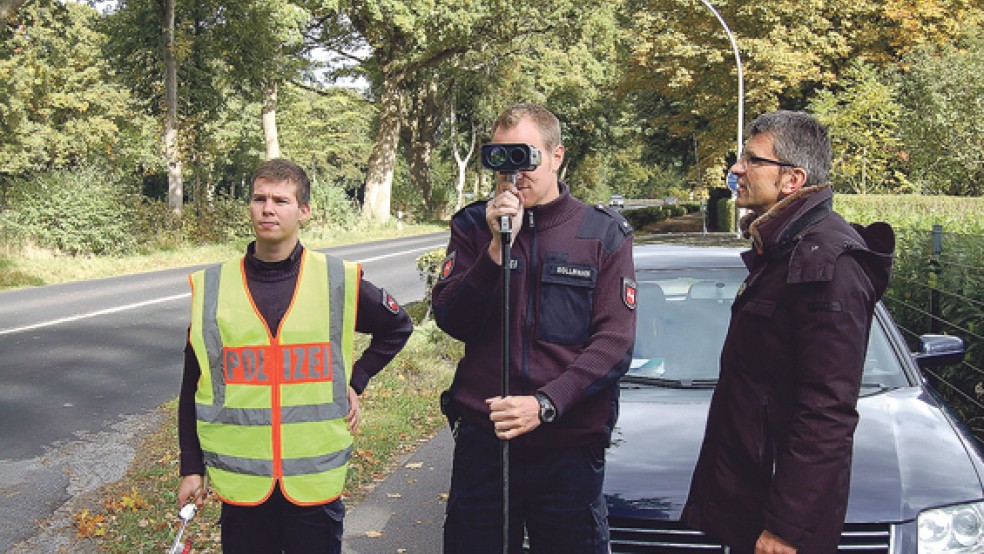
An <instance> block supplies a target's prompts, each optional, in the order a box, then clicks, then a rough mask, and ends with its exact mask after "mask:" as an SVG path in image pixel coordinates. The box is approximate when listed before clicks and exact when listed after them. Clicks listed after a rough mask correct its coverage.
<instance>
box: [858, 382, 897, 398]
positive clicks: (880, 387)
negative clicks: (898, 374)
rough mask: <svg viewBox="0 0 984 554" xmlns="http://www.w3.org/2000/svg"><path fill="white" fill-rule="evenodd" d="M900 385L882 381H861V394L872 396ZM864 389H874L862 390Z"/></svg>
mask: <svg viewBox="0 0 984 554" xmlns="http://www.w3.org/2000/svg"><path fill="white" fill-rule="evenodd" d="M898 388H901V387H898V386H895V385H886V384H884V383H861V389H862V391H861V396H872V395H875V394H879V393H882V392H888V391H892V390H895V389H898ZM864 389H874V390H867V391H866V390H864Z"/></svg>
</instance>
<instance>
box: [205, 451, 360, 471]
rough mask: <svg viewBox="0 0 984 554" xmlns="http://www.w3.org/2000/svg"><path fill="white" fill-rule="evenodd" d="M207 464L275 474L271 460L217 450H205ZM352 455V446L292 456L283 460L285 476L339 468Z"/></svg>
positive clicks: (233, 469)
mask: <svg viewBox="0 0 984 554" xmlns="http://www.w3.org/2000/svg"><path fill="white" fill-rule="evenodd" d="M204 454H205V464H206V465H207V466H209V467H214V468H216V469H221V470H224V471H229V472H232V473H238V474H240V475H255V476H259V477H272V476H273V462H272V461H270V460H258V459H255V458H240V457H237V456H225V455H222V454H216V453H215V452H205V453H204ZM351 457H352V448H351V447H349V448H346V449H345V450H341V451H339V452H332V453H331V454H326V455H324V456H313V457H311V458H291V459H287V460H283V463H282V465H283V470H284V476H285V477H291V476H296V475H310V474H312V473H324V472H326V471H331V470H333V469H338V468H340V467H342V466H344V465H345V464H347V463H348V461H349V459H350V458H351Z"/></svg>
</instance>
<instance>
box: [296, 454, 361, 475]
mask: <svg viewBox="0 0 984 554" xmlns="http://www.w3.org/2000/svg"><path fill="white" fill-rule="evenodd" d="M351 457H352V448H351V447H349V448H346V449H345V450H341V451H339V452H332V453H331V454H326V455H324V456H314V457H311V458H289V459H285V460H283V462H282V466H283V470H284V477H290V476H293V475H310V474H312V473H323V472H325V471H330V470H333V469H338V468H340V467H342V466H344V465H345V464H347V463H348V461H349V458H351Z"/></svg>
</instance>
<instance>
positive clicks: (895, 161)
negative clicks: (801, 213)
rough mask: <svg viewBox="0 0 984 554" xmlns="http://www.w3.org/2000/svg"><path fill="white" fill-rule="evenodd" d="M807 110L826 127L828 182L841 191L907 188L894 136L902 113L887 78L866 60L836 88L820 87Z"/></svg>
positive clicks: (898, 140) (902, 156)
mask: <svg viewBox="0 0 984 554" xmlns="http://www.w3.org/2000/svg"><path fill="white" fill-rule="evenodd" d="M809 111H811V112H812V113H814V114H815V115H816V116H817V119H819V120H820V122H821V123H823V124H825V125H827V126H828V127H829V128H830V134H831V141H832V143H833V150H834V166H833V168H832V171H831V177H830V178H831V181H832V182H833V183H834V184H835V186H836V187H837V188H838V190H841V191H843V192H850V193H858V194H866V193H869V192H874V193H879V192H881V193H884V192H909V189H908V185H907V182H906V179H905V171H906V167H905V164H904V160H905V158H906V152H905V151H904V149H903V145H902V140H901V137H900V136H899V131H898V123H899V118H900V115H901V112H902V109H901V106H899V104H898V102H897V101H896V99H895V90H894V88H893V86H892V83H891V82H888V81H887V80H886V79H884V78H882V76H881V75H880V74H879V72H878V71H877V70H876V69H875V68H874V67H872V66H871V65H870V64H865V63H863V62H857V63H855V64H853V65H852V66H851V68H850V69H848V70H847V71H846V72H845V73H844V75H843V77H842V78H841V80H840V86H839V87H838V90H836V91H833V90H829V89H824V90H821V91H819V92H818V93H817V94H816V96H814V97H813V99H812V100H811V102H810V104H809Z"/></svg>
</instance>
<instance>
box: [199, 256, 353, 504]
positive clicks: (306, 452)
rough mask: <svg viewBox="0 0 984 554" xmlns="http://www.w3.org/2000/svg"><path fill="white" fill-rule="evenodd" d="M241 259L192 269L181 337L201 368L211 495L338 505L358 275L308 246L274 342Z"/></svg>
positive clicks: (347, 447) (346, 446) (202, 433)
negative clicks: (279, 494) (187, 321)
mask: <svg viewBox="0 0 984 554" xmlns="http://www.w3.org/2000/svg"><path fill="white" fill-rule="evenodd" d="M243 263H244V260H238V261H231V262H227V263H225V264H222V265H217V266H212V267H209V268H206V269H204V270H201V271H198V272H196V273H193V274H192V275H191V276H190V277H189V279H190V281H191V288H192V295H191V298H192V317H191V328H190V334H189V340H190V341H191V345H192V347H193V349H194V352H195V356H196V357H197V358H198V364H199V366H200V367H201V369H202V375H201V378H200V379H199V381H198V388H197V390H196V392H195V410H196V415H197V420H198V421H197V423H198V437H199V439H200V441H201V445H202V451H203V452H204V455H205V464H206V466H207V468H208V475H209V477H210V478H211V481H212V485H213V487H214V488H215V492H216V494H218V496H219V497H220V498H221V499H222V500H224V501H226V502H229V503H231V504H238V505H245V506H251V505H256V504H260V503H262V502H263V501H265V500H266V499H267V498H268V497H269V496H270V493H271V492H273V487H274V486H275V484H276V482H278V481H279V482H280V484H281V488H282V490H283V493H284V496H285V497H286V498H287V499H289V500H290V501H291V502H293V503H294V504H298V505H313V504H322V503H325V502H329V501H331V500H334V499H335V498H338V497H339V496H340V495H341V493H342V487H343V485H344V483H345V473H346V471H347V469H348V461H349V457H350V456H351V451H352V435H351V433H349V431H348V429H347V427H346V424H345V419H344V418H345V416H346V415H347V414H348V410H349V402H348V387H349V380H350V379H351V376H352V362H353V360H352V356H353V352H352V350H353V338H354V335H355V319H356V317H355V315H356V308H357V299H358V295H359V282H360V281H359V280H360V276H361V268H360V266H359V264H356V263H352V262H345V261H342V260H339V259H337V258H334V257H331V256H325V255H324V254H320V253H317V252H311V251H309V250H307V249H305V250H304V251H303V258H302V260H301V269H300V275H299V276H298V278H297V285H296V288H295V289H294V297H293V299H292V300H291V305H290V307H289V308H288V309H287V313H286V314H285V315H284V318H283V320H282V321H281V323H280V328H279V329H278V330H277V334H276V336H273V335H271V334H270V332H269V330H268V329H267V325H266V322H265V321H264V320H263V318H262V316H261V315H260V313H259V312H258V311H257V309H256V306H255V305H254V303H253V299H252V297H251V296H250V293H249V289H248V288H247V286H246V275H245V270H244V268H243Z"/></svg>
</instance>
